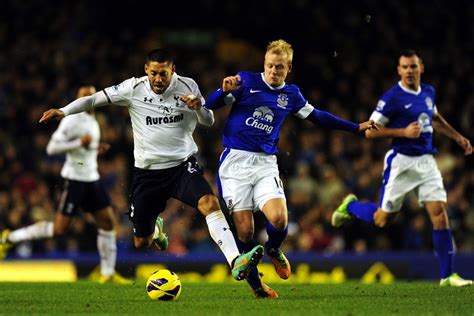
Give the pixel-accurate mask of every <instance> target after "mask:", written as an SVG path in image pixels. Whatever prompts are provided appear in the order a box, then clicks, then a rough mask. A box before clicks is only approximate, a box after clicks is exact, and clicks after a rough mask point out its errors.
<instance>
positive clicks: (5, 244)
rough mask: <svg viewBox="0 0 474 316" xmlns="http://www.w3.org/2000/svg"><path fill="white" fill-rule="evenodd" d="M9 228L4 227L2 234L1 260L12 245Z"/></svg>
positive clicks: (0, 242) (0, 240) (0, 237)
mask: <svg viewBox="0 0 474 316" xmlns="http://www.w3.org/2000/svg"><path fill="white" fill-rule="evenodd" d="M9 234H10V230H9V229H4V230H3V231H2V233H1V234H0V260H3V259H5V257H6V256H7V254H8V250H10V248H11V247H12V243H11V242H9V241H8V235H9Z"/></svg>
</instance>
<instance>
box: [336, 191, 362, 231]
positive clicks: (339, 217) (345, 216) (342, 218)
mask: <svg viewBox="0 0 474 316" xmlns="http://www.w3.org/2000/svg"><path fill="white" fill-rule="evenodd" d="M353 201H357V196H355V195H354V194H349V195H347V196H346V197H345V198H344V200H342V203H341V205H339V207H338V208H337V209H336V210H335V211H334V212H332V217H331V224H332V226H334V227H340V226H341V225H342V224H344V223H345V222H347V221H348V220H350V219H351V214H349V212H347V205H349V203H350V202H353Z"/></svg>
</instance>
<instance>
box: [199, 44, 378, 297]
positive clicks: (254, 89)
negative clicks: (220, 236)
mask: <svg viewBox="0 0 474 316" xmlns="http://www.w3.org/2000/svg"><path fill="white" fill-rule="evenodd" d="M292 60H293V49H292V47H291V45H290V44H289V43H287V42H286V41H284V40H276V41H273V42H270V43H269V45H268V46H267V51H266V54H265V61H264V72H263V73H250V72H239V73H238V74H237V75H236V76H229V77H226V78H224V79H223V81H222V88H221V89H218V90H217V91H215V92H213V93H212V94H211V95H210V96H209V98H208V99H207V102H206V105H205V106H206V107H207V108H209V109H216V108H219V107H221V106H224V105H231V106H232V108H231V111H230V114H229V116H228V118H227V122H226V125H225V128H224V135H223V145H224V147H225V150H224V152H223V153H222V155H221V158H220V163H219V178H218V182H219V183H218V185H219V190H220V193H221V196H222V198H223V200H224V201H225V202H226V204H227V207H228V208H229V210H230V211H231V212H232V217H233V219H234V222H235V226H236V230H237V235H238V240H237V243H238V245H239V248H240V250H241V251H248V250H249V249H252V248H253V247H255V245H256V242H255V240H254V239H253V235H254V222H253V213H252V212H253V211H258V210H261V211H262V212H263V214H264V215H265V216H266V218H267V219H268V222H267V223H266V229H267V233H268V242H267V243H266V244H265V248H266V251H267V254H268V255H269V256H270V258H271V260H272V262H273V264H274V266H275V270H276V272H277V273H278V275H279V276H280V278H282V279H288V278H289V277H290V275H291V266H290V262H289V261H288V259H287V258H286V256H285V255H284V253H283V251H282V250H281V249H280V246H281V244H282V243H283V240H284V239H285V238H286V235H287V233H288V227H287V226H288V209H287V206H286V198H285V193H284V190H283V184H282V181H281V180H280V176H279V170H278V165H277V159H276V154H277V153H278V150H277V144H278V139H279V134H280V129H281V127H282V125H283V122H284V120H285V118H286V117H287V116H288V115H295V116H296V117H298V118H301V119H307V120H309V121H311V122H313V123H314V124H316V125H322V126H325V127H329V128H335V129H340V130H346V131H351V132H354V133H356V132H359V131H365V130H366V129H370V128H375V124H374V123H373V122H372V121H367V122H364V123H362V124H355V123H352V122H348V121H345V120H342V119H340V118H337V117H336V116H334V115H332V114H330V113H328V112H325V111H320V110H317V109H315V108H314V107H313V106H312V105H311V104H309V103H308V101H306V100H305V98H304V97H303V96H302V95H301V93H300V91H299V88H298V87H297V86H296V85H294V84H286V83H285V79H286V77H287V75H288V73H289V72H290V71H291V68H292ZM247 281H248V283H249V285H250V287H251V288H252V290H253V291H254V294H255V295H256V296H257V297H259V298H265V297H269V298H276V297H278V295H277V293H276V292H275V291H274V290H273V289H271V288H270V287H268V286H267V285H266V284H264V283H263V282H261V280H260V277H259V275H258V270H257V268H256V267H255V268H254V269H252V271H251V272H250V274H249V277H248V278H247Z"/></svg>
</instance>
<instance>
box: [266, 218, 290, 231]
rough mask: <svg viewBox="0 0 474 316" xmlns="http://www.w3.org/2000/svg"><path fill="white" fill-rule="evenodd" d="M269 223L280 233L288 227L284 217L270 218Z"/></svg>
mask: <svg viewBox="0 0 474 316" xmlns="http://www.w3.org/2000/svg"><path fill="white" fill-rule="evenodd" d="M270 223H271V224H272V225H273V227H275V228H276V229H278V230H281V231H283V230H284V229H285V228H286V226H288V220H287V219H286V217H285V216H278V217H275V218H272V219H271V220H270Z"/></svg>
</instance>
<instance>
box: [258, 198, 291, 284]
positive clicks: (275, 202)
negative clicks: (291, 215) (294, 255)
mask: <svg viewBox="0 0 474 316" xmlns="http://www.w3.org/2000/svg"><path fill="white" fill-rule="evenodd" d="M262 212H263V213H264V214H265V217H266V218H267V220H268V221H267V223H266V230H267V234H268V241H267V242H266V243H265V249H266V251H267V254H268V255H269V256H270V258H271V260H272V263H273V265H274V266H275V270H276V272H277V273H278V275H279V276H280V278H282V279H285V280H286V279H288V278H289V277H290V275H291V265H290V262H289V261H288V259H287V258H286V256H285V254H284V253H283V251H282V250H281V249H280V248H281V245H282V243H283V241H284V240H285V238H286V236H287V235H288V209H287V207H286V200H285V199H282V198H273V199H271V200H268V201H267V202H266V203H265V204H264V205H263V207H262Z"/></svg>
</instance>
